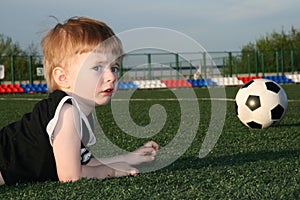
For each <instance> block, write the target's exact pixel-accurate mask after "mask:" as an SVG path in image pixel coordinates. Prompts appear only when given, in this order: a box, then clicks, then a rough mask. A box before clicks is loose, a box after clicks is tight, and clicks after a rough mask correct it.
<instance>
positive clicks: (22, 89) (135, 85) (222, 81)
mask: <svg viewBox="0 0 300 200" xmlns="http://www.w3.org/2000/svg"><path fill="white" fill-rule="evenodd" d="M257 78H264V79H269V80H272V81H275V82H277V83H279V84H291V83H300V74H289V75H286V76H285V75H281V76H277V75H274V76H247V77H216V78H206V79H202V78H200V79H188V80H185V79H179V80H174V79H165V80H135V81H119V83H118V89H119V90H131V89H159V88H189V87H215V86H238V85H243V84H245V83H246V82H248V81H250V80H253V79H257ZM47 92H48V89H47V84H43V83H38V84H35V83H34V84H1V85H0V94H16V93H30V94H33V93H47Z"/></svg>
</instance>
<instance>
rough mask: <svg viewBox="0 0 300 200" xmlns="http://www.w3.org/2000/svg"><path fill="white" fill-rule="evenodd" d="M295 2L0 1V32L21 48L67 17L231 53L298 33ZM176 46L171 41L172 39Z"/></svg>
mask: <svg viewBox="0 0 300 200" xmlns="http://www.w3.org/2000/svg"><path fill="white" fill-rule="evenodd" d="M299 11H300V2H299V0H222V1H216V0H151V1H142V0H123V1H121V0H120V1H116V0H80V1H79V0H59V1H58V0H51V1H50V0H48V1H43V0H1V3H0V25H1V26H0V34H4V35H6V36H9V37H11V38H12V39H13V41H14V42H18V43H19V44H20V45H21V47H23V48H25V47H27V46H28V45H29V44H30V43H35V44H37V45H39V42H40V40H41V38H42V35H43V33H44V32H45V31H46V30H48V29H49V28H51V27H53V26H54V25H55V21H54V20H53V19H52V18H49V16H50V15H54V16H56V17H57V18H58V19H59V20H60V21H62V22H63V21H64V20H65V19H67V18H69V17H72V16H87V17H92V18H95V19H98V20H101V21H104V22H106V23H107V24H108V25H110V26H111V27H112V28H113V30H114V31H115V33H120V32H123V31H127V30H130V29H134V28H142V27H162V28H168V29H172V30H176V31H179V32H182V33H183V34H186V35H187V36H189V37H191V38H193V39H194V40H196V41H197V42H198V43H200V44H201V45H202V46H203V47H204V48H205V49H206V50H208V51H235V50H241V48H242V46H243V45H245V44H247V43H249V42H254V41H255V40H256V39H258V38H260V37H262V36H265V35H266V33H271V32H272V31H281V30H282V29H284V30H285V31H289V30H290V28H291V26H294V27H295V28H296V29H298V30H300V21H299V19H300V12H299ZM174 42H176V41H174Z"/></svg>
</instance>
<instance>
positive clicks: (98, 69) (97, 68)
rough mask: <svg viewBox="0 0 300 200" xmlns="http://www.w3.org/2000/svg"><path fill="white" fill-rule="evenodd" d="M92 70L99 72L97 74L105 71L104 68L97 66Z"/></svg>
mask: <svg viewBox="0 0 300 200" xmlns="http://www.w3.org/2000/svg"><path fill="white" fill-rule="evenodd" d="M92 69H93V70H95V71H97V72H100V71H102V70H103V66H101V65H97V66H95V67H93V68H92Z"/></svg>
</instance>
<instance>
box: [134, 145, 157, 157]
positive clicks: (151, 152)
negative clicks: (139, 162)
mask: <svg viewBox="0 0 300 200" xmlns="http://www.w3.org/2000/svg"><path fill="white" fill-rule="evenodd" d="M136 153H138V154H141V155H153V156H155V155H156V150H155V149H154V148H153V147H141V148H139V149H138V150H137V151H136Z"/></svg>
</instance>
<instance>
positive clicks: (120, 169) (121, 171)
mask: <svg viewBox="0 0 300 200" xmlns="http://www.w3.org/2000/svg"><path fill="white" fill-rule="evenodd" d="M108 167H110V168H111V169H113V177H121V176H136V175H137V174H138V170H137V169H136V168H134V167H132V166H131V165H129V164H128V163H127V162H117V163H111V164H109V165H108Z"/></svg>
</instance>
